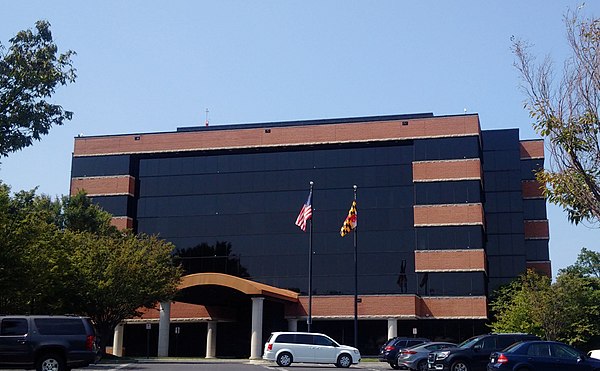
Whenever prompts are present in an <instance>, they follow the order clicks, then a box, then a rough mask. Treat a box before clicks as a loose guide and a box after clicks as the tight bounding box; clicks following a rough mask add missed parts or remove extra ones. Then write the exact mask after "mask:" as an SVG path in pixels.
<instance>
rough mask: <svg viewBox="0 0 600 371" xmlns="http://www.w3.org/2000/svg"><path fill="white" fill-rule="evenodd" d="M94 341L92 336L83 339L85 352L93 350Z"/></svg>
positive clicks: (94, 338)
mask: <svg viewBox="0 0 600 371" xmlns="http://www.w3.org/2000/svg"><path fill="white" fill-rule="evenodd" d="M95 340H96V337H95V336H94V335H88V336H87V337H86V338H85V349H87V350H94V342H95Z"/></svg>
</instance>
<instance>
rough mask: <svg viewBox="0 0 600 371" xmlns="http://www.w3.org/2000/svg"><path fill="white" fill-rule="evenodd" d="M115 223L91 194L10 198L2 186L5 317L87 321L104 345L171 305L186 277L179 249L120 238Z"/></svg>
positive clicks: (0, 292)
mask: <svg viewBox="0 0 600 371" xmlns="http://www.w3.org/2000/svg"><path fill="white" fill-rule="evenodd" d="M110 218H111V216H110V214H108V213H106V212H105V211H103V210H102V209H100V208H98V206H96V205H94V204H93V203H91V202H90V201H89V199H88V198H87V197H86V196H85V194H78V195H75V196H73V197H63V198H61V199H56V200H52V199H51V198H50V197H48V196H45V195H42V196H38V195H36V194H35V190H32V191H21V192H18V193H16V194H15V195H14V196H11V195H10V188H9V187H8V186H6V185H3V184H1V183H0V273H1V274H0V312H3V313H31V314H60V313H75V314H81V315H87V316H89V317H91V318H92V319H93V320H94V321H95V323H96V325H97V328H98V332H99V335H100V339H101V345H102V346H104V344H105V342H106V340H107V339H108V338H109V337H110V335H111V333H112V331H113V330H114V327H115V326H116V325H117V324H118V323H119V322H120V321H121V320H123V319H125V318H131V317H134V316H136V315H137V314H138V310H139V309H140V308H143V307H146V308H153V307H154V306H155V305H156V303H157V302H160V301H163V300H170V299H172V298H173V296H174V295H175V293H176V291H177V287H178V285H179V282H180V279H181V275H182V269H181V268H180V267H179V266H178V265H176V264H175V263H174V259H173V256H172V252H173V249H174V246H173V245H172V244H170V243H167V242H165V241H163V240H160V239H159V238H158V237H156V236H145V235H134V234H133V233H131V232H120V231H117V230H116V229H115V228H114V227H111V226H110V225H109V224H110ZM101 349H104V348H101Z"/></svg>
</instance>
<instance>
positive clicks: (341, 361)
mask: <svg viewBox="0 0 600 371" xmlns="http://www.w3.org/2000/svg"><path fill="white" fill-rule="evenodd" d="M351 364H352V357H351V356H350V355H349V354H340V356H339V357H338V359H337V363H336V364H335V365H336V366H338V367H342V368H348V367H350V365H351Z"/></svg>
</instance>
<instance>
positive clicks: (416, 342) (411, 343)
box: [406, 340, 422, 348]
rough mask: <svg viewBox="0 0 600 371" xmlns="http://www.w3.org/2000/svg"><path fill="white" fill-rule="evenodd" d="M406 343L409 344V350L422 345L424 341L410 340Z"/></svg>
mask: <svg viewBox="0 0 600 371" xmlns="http://www.w3.org/2000/svg"><path fill="white" fill-rule="evenodd" d="M406 343H407V344H406V347H407V348H410V347H412V346H413V345H418V344H421V343H422V341H419V340H409V341H407V342H406Z"/></svg>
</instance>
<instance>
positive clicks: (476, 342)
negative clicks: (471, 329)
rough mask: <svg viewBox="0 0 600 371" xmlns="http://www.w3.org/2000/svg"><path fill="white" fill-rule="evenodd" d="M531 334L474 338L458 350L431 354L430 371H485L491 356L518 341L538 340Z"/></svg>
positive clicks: (451, 349)
mask: <svg viewBox="0 0 600 371" xmlns="http://www.w3.org/2000/svg"><path fill="white" fill-rule="evenodd" d="M538 339H539V338H538V337H537V336H535V335H529V334H487V335H479V336H474V337H472V338H470V339H468V340H465V341H463V342H462V343H460V344H459V345H458V347H456V348H448V349H444V350H437V351H435V352H431V353H429V357H428V358H427V369H428V370H443V371H485V369H486V366H487V364H488V362H489V358H490V354H492V353H493V352H497V351H500V350H502V349H504V348H506V347H508V346H509V345H511V344H514V343H516V342H518V341H525V340H538Z"/></svg>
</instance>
